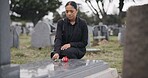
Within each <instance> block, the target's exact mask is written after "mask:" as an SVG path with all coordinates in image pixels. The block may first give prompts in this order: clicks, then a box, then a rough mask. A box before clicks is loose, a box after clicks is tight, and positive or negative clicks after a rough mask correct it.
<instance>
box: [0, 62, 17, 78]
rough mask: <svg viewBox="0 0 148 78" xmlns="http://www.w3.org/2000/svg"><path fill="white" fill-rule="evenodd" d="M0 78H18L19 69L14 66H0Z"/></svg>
mask: <svg viewBox="0 0 148 78" xmlns="http://www.w3.org/2000/svg"><path fill="white" fill-rule="evenodd" d="M0 78H20V67H19V66H18V65H16V64H9V65H2V66H0Z"/></svg>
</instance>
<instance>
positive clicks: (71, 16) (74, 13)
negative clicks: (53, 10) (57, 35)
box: [65, 5, 77, 21]
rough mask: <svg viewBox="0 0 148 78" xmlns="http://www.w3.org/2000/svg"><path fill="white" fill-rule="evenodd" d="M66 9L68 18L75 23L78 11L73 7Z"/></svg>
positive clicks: (68, 6) (69, 6)
mask: <svg viewBox="0 0 148 78" xmlns="http://www.w3.org/2000/svg"><path fill="white" fill-rule="evenodd" d="M65 9H66V17H67V18H68V19H69V20H70V21H74V20H75V18H76V16H77V10H76V9H75V8H74V7H73V6H71V5H67V6H66V7H65Z"/></svg>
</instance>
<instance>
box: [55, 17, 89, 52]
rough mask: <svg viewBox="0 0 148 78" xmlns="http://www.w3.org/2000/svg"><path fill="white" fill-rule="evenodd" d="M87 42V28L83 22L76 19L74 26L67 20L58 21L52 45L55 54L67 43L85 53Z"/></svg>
mask: <svg viewBox="0 0 148 78" xmlns="http://www.w3.org/2000/svg"><path fill="white" fill-rule="evenodd" d="M87 41H88V28H87V24H86V22H85V20H83V19H81V18H79V17H77V18H76V23H75V24H74V25H71V24H70V22H69V20H68V19H67V18H64V19H61V20H59V21H58V23H57V31H56V37H55V45H54V50H55V52H56V53H60V48H61V46H63V45H64V44H67V43H70V45H71V47H75V48H79V49H80V51H83V52H86V46H87Z"/></svg>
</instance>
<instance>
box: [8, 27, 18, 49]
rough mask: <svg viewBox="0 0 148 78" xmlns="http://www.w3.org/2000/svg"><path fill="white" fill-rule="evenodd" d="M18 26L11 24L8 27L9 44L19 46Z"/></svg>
mask: <svg viewBox="0 0 148 78" xmlns="http://www.w3.org/2000/svg"><path fill="white" fill-rule="evenodd" d="M18 29H19V28H18V26H11V27H10V39H11V40H10V46H11V47H15V48H19V34H18V33H19V32H20V31H19V30H18Z"/></svg>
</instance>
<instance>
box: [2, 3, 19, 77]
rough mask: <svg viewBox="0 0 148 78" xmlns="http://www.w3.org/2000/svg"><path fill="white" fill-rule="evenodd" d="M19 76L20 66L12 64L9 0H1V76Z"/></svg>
mask: <svg viewBox="0 0 148 78" xmlns="http://www.w3.org/2000/svg"><path fill="white" fill-rule="evenodd" d="M19 77H20V76H19V66H18V65H14V64H10V16H9V0H0V78H19Z"/></svg>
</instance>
